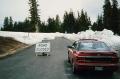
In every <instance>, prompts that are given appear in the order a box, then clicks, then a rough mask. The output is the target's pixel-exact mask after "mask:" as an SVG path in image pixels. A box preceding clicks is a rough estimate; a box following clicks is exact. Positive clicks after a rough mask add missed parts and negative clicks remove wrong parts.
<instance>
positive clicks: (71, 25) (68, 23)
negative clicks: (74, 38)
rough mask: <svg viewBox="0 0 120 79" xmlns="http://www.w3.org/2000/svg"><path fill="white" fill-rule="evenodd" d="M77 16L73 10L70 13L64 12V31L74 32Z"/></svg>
mask: <svg viewBox="0 0 120 79" xmlns="http://www.w3.org/2000/svg"><path fill="white" fill-rule="evenodd" d="M75 22H76V19H75V16H74V13H73V12H72V11H70V12H69V13H67V12H65V14H64V21H63V25H62V27H63V32H68V33H73V32H74V30H75Z"/></svg>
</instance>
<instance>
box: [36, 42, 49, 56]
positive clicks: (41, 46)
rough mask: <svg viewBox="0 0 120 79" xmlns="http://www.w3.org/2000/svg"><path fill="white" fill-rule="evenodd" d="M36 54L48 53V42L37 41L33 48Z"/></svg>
mask: <svg viewBox="0 0 120 79" xmlns="http://www.w3.org/2000/svg"><path fill="white" fill-rule="evenodd" d="M35 53H36V56H38V55H47V56H49V55H50V42H45V43H37V44H36V48H35Z"/></svg>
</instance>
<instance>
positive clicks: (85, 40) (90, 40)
mask: <svg viewBox="0 0 120 79" xmlns="http://www.w3.org/2000/svg"><path fill="white" fill-rule="evenodd" d="M78 42H102V41H99V40H97V39H80V40H78Z"/></svg>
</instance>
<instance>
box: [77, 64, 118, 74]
mask: <svg viewBox="0 0 120 79" xmlns="http://www.w3.org/2000/svg"><path fill="white" fill-rule="evenodd" d="M75 67H76V69H77V70H95V71H113V72H114V71H117V70H118V68H119V66H118V64H98V63H97V64H93V63H90V64H88V63H87V64H86V63H79V64H78V63H76V64H75Z"/></svg>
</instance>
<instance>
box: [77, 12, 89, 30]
mask: <svg viewBox="0 0 120 79" xmlns="http://www.w3.org/2000/svg"><path fill="white" fill-rule="evenodd" d="M78 22H79V24H80V25H79V28H80V29H79V31H85V30H88V29H89V27H88V26H90V25H91V21H90V18H89V17H88V15H87V13H86V12H84V11H83V10H81V15H80V16H78Z"/></svg>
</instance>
